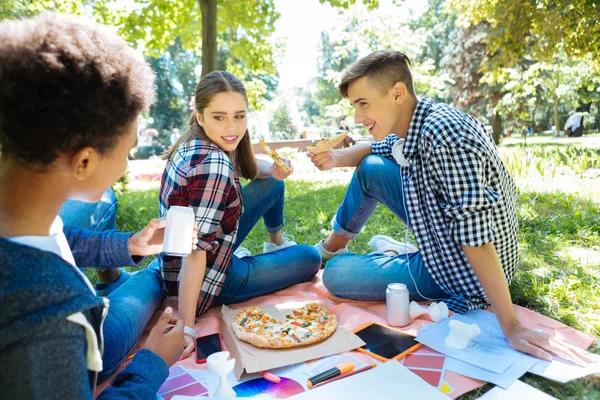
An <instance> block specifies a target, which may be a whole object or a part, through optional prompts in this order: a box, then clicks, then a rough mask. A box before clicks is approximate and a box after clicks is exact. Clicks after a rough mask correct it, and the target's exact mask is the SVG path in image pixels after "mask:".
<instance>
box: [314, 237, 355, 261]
mask: <svg viewBox="0 0 600 400" xmlns="http://www.w3.org/2000/svg"><path fill="white" fill-rule="evenodd" d="M324 241H325V239H321V241H320V242H319V243H317V244H315V245H314V248H315V249H317V250H318V252H319V253H320V254H321V259H322V260H323V261H327V260H331V259H332V258H333V257H335V256H339V255H340V254H343V253H347V252H348V248H347V247H342V248H341V249H339V250H336V251H334V252H331V251H329V250H327V249H326V248H325V247H323V242H324Z"/></svg>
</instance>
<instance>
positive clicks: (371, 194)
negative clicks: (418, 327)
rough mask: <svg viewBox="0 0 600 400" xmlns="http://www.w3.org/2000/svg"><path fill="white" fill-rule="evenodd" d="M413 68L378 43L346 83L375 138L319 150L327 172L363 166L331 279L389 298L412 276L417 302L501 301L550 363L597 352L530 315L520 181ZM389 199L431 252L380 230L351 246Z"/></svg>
mask: <svg viewBox="0 0 600 400" xmlns="http://www.w3.org/2000/svg"><path fill="white" fill-rule="evenodd" d="M409 65H410V61H409V59H408V57H406V55H404V54H403V53H400V52H398V51H377V52H374V53H371V54H370V55H368V56H366V57H364V58H362V59H360V60H359V61H357V62H356V63H355V64H353V65H352V66H351V67H350V69H349V70H348V71H347V72H346V73H345V74H344V76H343V77H342V81H341V83H340V85H339V90H340V93H341V95H342V96H343V97H345V98H348V100H349V101H350V104H351V105H352V107H354V119H355V121H356V123H357V124H362V125H364V126H365V127H366V128H367V130H368V131H369V133H370V134H371V135H373V138H374V140H375V142H374V143H372V144H370V143H367V144H358V145H355V146H353V147H350V148H348V149H342V150H333V151H330V152H326V153H321V154H316V155H314V154H309V156H310V157H311V160H312V161H313V163H314V164H315V165H316V166H317V167H318V168H319V169H321V170H327V169H330V168H334V167H345V166H354V167H356V166H357V167H358V168H357V169H356V171H355V173H354V176H353V178H352V181H351V183H350V186H349V187H348V190H347V192H346V196H345V198H344V201H343V202H342V204H341V206H340V208H339V209H338V211H337V214H336V216H335V217H334V219H333V221H332V227H333V231H332V233H331V234H330V235H329V236H328V237H327V238H326V239H324V240H322V241H321V242H319V243H318V244H317V245H316V246H315V247H316V248H317V249H318V250H319V251H320V252H321V256H322V258H323V259H324V260H327V259H331V261H329V262H328V263H327V265H326V268H325V271H324V272H323V283H324V284H325V286H326V287H327V288H328V289H329V290H330V291H331V292H332V293H333V294H334V295H336V296H339V297H345V298H351V299H356V300H371V301H382V300H384V299H385V290H386V287H387V285H388V284H389V283H392V282H401V283H404V284H406V285H407V286H408V288H409V291H410V297H411V299H413V300H444V301H445V302H446V303H447V304H448V306H449V307H450V308H451V309H452V310H453V311H456V312H464V311H467V310H473V309H478V308H485V307H488V306H489V305H491V306H492V307H493V309H494V311H495V313H496V315H497V317H498V321H499V323H500V325H501V327H502V330H503V332H504V334H505V335H506V338H507V339H508V341H509V343H510V345H511V346H512V347H514V348H515V349H517V350H520V351H523V352H525V353H529V354H531V355H534V356H536V357H539V358H543V359H551V356H550V353H554V354H557V355H559V356H561V357H564V358H567V359H570V360H573V361H576V362H579V363H581V362H582V360H586V361H587V360H592V358H591V356H590V355H589V354H588V353H586V352H584V351H582V350H580V349H577V348H575V347H573V346H571V345H569V344H567V343H565V342H563V341H561V340H558V339H555V338H552V337H550V336H549V335H547V334H545V333H539V332H536V331H533V330H530V329H526V328H525V327H524V326H523V325H521V323H520V322H519V321H518V319H517V317H516V315H515V311H514V309H513V306H512V302H511V298H510V292H509V290H508V285H509V284H510V280H511V278H512V276H513V274H514V272H515V269H516V268H517V266H518V262H519V248H518V243H517V218H516V208H515V203H516V188H515V184H514V182H513V180H512V178H511V176H510V174H509V173H508V171H507V170H506V168H505V167H504V165H503V164H502V161H501V159H500V156H499V154H498V151H497V150H496V148H495V145H494V142H493V141H492V138H491V135H490V134H489V133H488V132H487V130H486V129H485V128H484V126H483V125H482V124H481V123H480V122H479V121H477V120H476V119H475V118H473V117H472V116H470V115H467V114H465V113H462V112H460V111H459V110H457V109H455V108H453V107H450V106H448V105H445V104H436V103H435V102H434V101H433V100H431V99H430V98H428V97H423V98H422V99H420V100H419V99H417V97H416V96H415V92H414V89H413V82H412V76H411V73H410V69H409ZM377 203H382V204H383V205H385V206H386V207H388V208H389V209H390V210H391V211H392V212H394V214H396V216H397V217H398V218H400V219H401V220H402V221H403V222H404V223H405V224H406V226H407V227H409V228H410V229H411V230H412V231H413V233H414V236H415V239H416V242H417V245H418V247H419V251H416V248H414V249H412V248H410V246H409V245H407V244H404V243H400V242H397V241H395V240H394V239H392V238H389V237H386V236H383V235H377V236H375V237H373V238H372V239H371V241H370V244H371V246H372V247H374V248H375V250H376V252H374V253H371V254H368V255H358V254H350V253H348V250H347V248H346V243H347V242H348V241H349V240H351V239H354V238H355V237H356V236H357V235H358V233H359V232H360V230H361V228H362V227H363V226H364V224H365V223H366V221H367V220H368V219H369V217H370V216H371V214H372V213H373V210H374V209H375V206H376V205H377ZM334 256H337V257H335V258H333V257H334Z"/></svg>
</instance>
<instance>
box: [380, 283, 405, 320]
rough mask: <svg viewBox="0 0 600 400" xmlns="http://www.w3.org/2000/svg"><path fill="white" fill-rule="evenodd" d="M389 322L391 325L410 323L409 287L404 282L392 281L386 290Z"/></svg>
mask: <svg viewBox="0 0 600 400" xmlns="http://www.w3.org/2000/svg"><path fill="white" fill-rule="evenodd" d="M385 301H386V313H387V322H388V324H389V325H391V326H406V325H408V324H410V311H409V310H410V308H409V293H408V288H407V287H406V285H405V284H403V283H390V284H389V285H388V287H387V289H386V291H385Z"/></svg>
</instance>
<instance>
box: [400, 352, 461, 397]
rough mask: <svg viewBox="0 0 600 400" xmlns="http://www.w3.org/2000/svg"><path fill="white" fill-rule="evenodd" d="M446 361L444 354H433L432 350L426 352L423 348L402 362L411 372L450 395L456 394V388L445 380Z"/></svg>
mask: <svg viewBox="0 0 600 400" xmlns="http://www.w3.org/2000/svg"><path fill="white" fill-rule="evenodd" d="M446 359H447V357H446V356H445V355H443V354H440V353H433V352H432V351H431V350H430V351H424V349H423V348H421V349H419V350H417V351H416V352H414V353H411V354H409V355H407V356H406V357H404V358H403V359H402V360H401V362H402V365H404V366H405V367H406V368H408V370H409V371H410V372H412V373H413V374H415V375H417V376H418V377H419V378H421V379H423V380H424V381H425V382H427V383H429V384H430V385H431V386H433V387H435V388H437V389H438V390H439V391H440V392H442V393H443V394H445V395H448V394H450V393H452V392H454V388H453V387H452V386H451V385H450V384H449V383H448V382H446V380H445V379H444V374H445V373H446V367H445V364H446Z"/></svg>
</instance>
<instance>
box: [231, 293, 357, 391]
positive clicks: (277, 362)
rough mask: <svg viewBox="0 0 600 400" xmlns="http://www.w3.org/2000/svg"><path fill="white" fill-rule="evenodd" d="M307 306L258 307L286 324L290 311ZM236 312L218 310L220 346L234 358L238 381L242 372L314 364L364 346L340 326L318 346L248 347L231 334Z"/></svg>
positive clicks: (247, 344)
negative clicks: (219, 315) (289, 347)
mask: <svg viewBox="0 0 600 400" xmlns="http://www.w3.org/2000/svg"><path fill="white" fill-rule="evenodd" d="M307 303H310V302H304V303H286V304H278V305H269V306H259V308H260V309H261V310H263V311H264V312H266V313H268V314H270V315H271V316H273V317H274V318H276V319H279V320H282V321H285V319H286V318H285V316H286V314H290V312H291V310H294V309H297V308H301V307H303V306H304V305H305V304H307ZM238 311H239V310H234V309H231V308H229V307H227V306H223V308H222V309H221V313H222V315H221V324H220V331H221V336H222V338H223V342H224V343H225V346H226V347H227V351H229V353H230V354H231V357H233V358H235V376H236V378H237V379H238V380H239V379H240V378H241V376H242V374H243V373H244V371H245V372H246V373H249V374H251V373H254V372H259V371H266V370H270V369H273V368H279V367H285V366H288V365H293V364H298V363H301V362H304V361H308V360H313V359H315V358H321V357H326V356H330V355H333V354H338V353H343V352H346V351H350V350H354V349H356V348H358V347H361V346H364V344H365V342H363V341H362V340H361V339H360V338H359V337H358V336H356V335H355V334H354V333H352V332H350V331H348V330H346V328H344V327H343V326H340V325H338V327H337V329H336V331H335V332H334V334H333V335H331V336H330V337H329V338H327V339H326V340H324V341H322V342H319V343H315V344H312V345H308V346H302V347H295V348H291V349H261V348H258V347H255V346H253V345H251V344H250V343H246V342H242V341H241V340H239V339H238V338H237V336H236V335H235V333H233V329H232V328H231V323H232V322H233V318H234V317H235V315H236V314H237V313H238ZM338 322H339V321H338Z"/></svg>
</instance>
